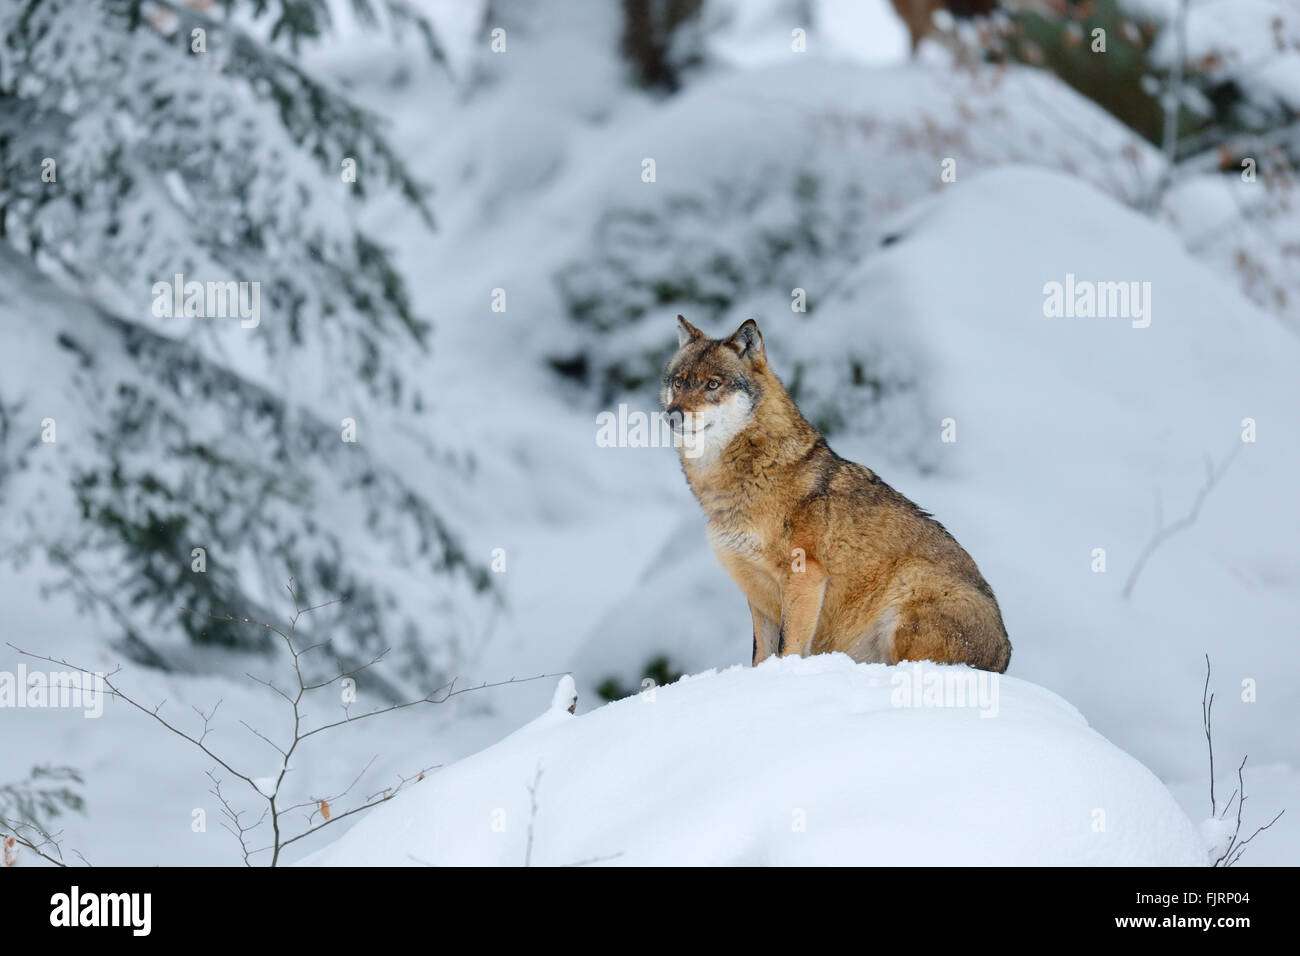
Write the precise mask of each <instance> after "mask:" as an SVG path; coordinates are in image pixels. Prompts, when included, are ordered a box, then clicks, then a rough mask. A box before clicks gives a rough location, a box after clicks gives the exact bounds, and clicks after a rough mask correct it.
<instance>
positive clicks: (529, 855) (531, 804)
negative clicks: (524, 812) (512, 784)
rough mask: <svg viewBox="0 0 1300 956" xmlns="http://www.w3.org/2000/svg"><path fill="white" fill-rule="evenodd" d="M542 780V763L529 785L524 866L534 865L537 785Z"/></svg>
mask: <svg viewBox="0 0 1300 956" xmlns="http://www.w3.org/2000/svg"><path fill="white" fill-rule="evenodd" d="M541 782H542V765H541V764H540V763H539V764H538V765H537V773H536V774H535V775H534V777H533V782H532V783H531V784H529V786H528V840H527V842H526V843H525V844H524V866H532V865H533V832H534V830H535V829H536V827H537V787H538V785H539V784H540V783H541Z"/></svg>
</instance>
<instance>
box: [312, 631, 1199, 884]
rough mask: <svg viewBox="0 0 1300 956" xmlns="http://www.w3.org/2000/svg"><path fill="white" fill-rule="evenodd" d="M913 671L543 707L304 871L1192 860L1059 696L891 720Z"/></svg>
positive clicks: (802, 666)
mask: <svg viewBox="0 0 1300 956" xmlns="http://www.w3.org/2000/svg"><path fill="white" fill-rule="evenodd" d="M911 666H912V665H906V664H905V665H901V666H900V667H887V666H885V665H881V664H871V665H867V664H856V663H854V662H853V661H851V660H850V659H849V658H847V657H845V656H843V655H839V654H836V655H824V656H820V657H814V658H809V659H798V658H791V659H776V658H773V659H769V660H768V661H765V662H764V663H763V664H762V665H761V666H759V667H757V668H753V669H751V668H748V667H745V666H736V667H731V668H728V669H727V670H724V671H721V672H714V671H709V672H706V673H704V674H700V675H696V676H694V677H691V678H686V679H683V680H681V681H679V682H678V683H676V684H673V685H670V686H666V687H658V688H655V689H654V690H653V691H652V692H643V693H641V694H638V695H636V696H634V697H630V698H627V699H625V700H622V701H618V702H616V703H612V704H607V705H605V706H604V707H601V708H599V709H597V710H594V711H592V712H590V713H587V714H584V715H583V716H581V717H570V718H567V719H565V720H563V721H559V722H556V721H554V720H552V719H551V717H552V713H548V714H547V715H545V717H544V719H543V720H542V721H540V722H535V723H531V724H528V725H526V726H524V727H522V728H521V729H520V730H518V731H516V732H515V733H514V734H512V735H511V736H509V737H507V738H506V739H505V740H503V741H501V742H500V743H499V744H497V745H496V746H494V747H491V748H489V749H487V750H485V751H483V752H482V753H479V754H477V755H475V756H474V757H471V758H469V759H467V760H464V761H461V762H460V763H458V764H456V765H454V766H452V767H448V768H446V769H444V770H443V771H442V772H441V773H439V774H437V775H436V776H433V777H431V778H429V779H428V780H426V781H424V782H422V783H421V784H420V786H418V787H416V788H415V789H413V790H410V791H408V792H407V793H405V794H399V795H398V796H397V797H396V798H394V799H393V800H392V801H390V802H389V803H388V804H387V805H385V806H383V807H380V808H379V809H377V810H376V811H375V812H373V813H372V814H371V815H370V816H368V817H367V818H366V819H365V820H364V821H362V822H361V823H360V824H358V825H357V826H356V827H354V828H353V829H352V830H351V831H350V832H349V833H348V835H347V836H346V837H344V838H343V839H341V840H338V841H337V842H335V843H334V844H332V845H331V846H329V847H328V848H326V849H324V850H322V851H321V852H319V853H316V854H313V855H312V856H311V857H309V858H308V859H306V860H305V861H304V863H306V864H315V865H324V866H341V865H345V866H358V865H361V866H372V865H373V866H380V865H418V864H422V863H423V864H431V865H437V866H455V865H481V864H499V865H518V864H520V863H521V862H523V860H524V858H525V853H526V846H527V844H528V843H529V841H530V836H531V842H532V844H533V849H532V857H531V861H532V863H534V864H535V865H566V864H574V863H579V862H584V861H596V862H600V863H609V864H613V865H621V866H656V865H700V866H708V865H783V864H799V865H853V864H875V865H925V864H940V863H942V864H956V865H963V864H1008V865H1035V864H1037V865H1043V864H1087V865H1103V864H1110V865H1168V866H1184V865H1199V864H1203V863H1204V862H1205V855H1206V849H1205V846H1204V845H1203V844H1202V842H1201V839H1200V837H1199V836H1198V835H1197V832H1196V829H1195V827H1194V826H1193V825H1192V824H1191V822H1190V821H1189V820H1188V819H1187V817H1186V816H1185V815H1184V814H1183V812H1182V811H1181V810H1180V809H1179V808H1178V806H1177V804H1176V803H1175V802H1174V800H1173V798H1172V797H1171V796H1170V794H1169V793H1168V791H1167V790H1165V788H1164V786H1163V785H1162V784H1161V783H1160V782H1159V781H1158V780H1157V779H1156V778H1155V777H1154V776H1153V775H1152V774H1151V773H1150V771H1148V770H1146V769H1145V768H1144V767H1142V766H1141V764H1139V763H1138V762H1137V761H1135V760H1133V759H1132V758H1131V757H1129V756H1128V755H1127V754H1125V753H1123V752H1122V751H1121V750H1119V749H1118V748H1116V747H1115V746H1114V745H1113V744H1111V743H1110V742H1108V741H1107V740H1106V739H1105V738H1103V737H1102V736H1101V735H1100V734H1098V733H1097V732H1096V731H1094V730H1092V729H1091V728H1090V727H1089V726H1088V724H1087V722H1086V721H1085V720H1084V719H1083V717H1082V716H1081V715H1080V714H1079V713H1078V711H1076V710H1075V709H1074V708H1073V707H1071V706H1070V705H1069V704H1067V703H1066V702H1065V701H1064V700H1062V699H1061V698H1059V697H1057V696H1056V695H1055V694H1052V693H1050V692H1048V691H1046V690H1043V689H1042V688H1040V687H1036V686H1034V685H1033V684H1030V683H1027V682H1025V681H1021V680H1017V679H1015V678H1001V679H997V678H993V679H995V680H998V681H999V683H1000V691H999V707H998V710H997V712H996V714H995V715H994V716H993V718H992V719H984V717H983V716H982V715H981V713H980V711H979V709H977V708H973V707H944V706H934V707H914V708H908V707H900V706H898V705H897V700H898V697H899V692H900V689H901V688H903V687H904V686H906V683H907V682H909V681H911V679H912V678H911V676H910V675H909V674H908V673H907V671H908V670H909V668H910V667H911ZM917 666H919V665H917ZM924 669H925V670H926V672H927V673H926V674H925V677H924V679H925V680H927V681H928V680H930V679H931V677H932V676H933V678H934V679H942V678H943V677H944V676H952V677H957V678H963V679H966V678H974V677H975V676H976V672H974V671H971V670H969V669H968V668H965V667H955V668H947V667H938V666H933V665H932V666H930V667H928V668H924ZM945 671H955V672H957V673H956V674H954V675H945V674H944V672H945ZM983 676H984V677H985V678H989V677H991V676H992V675H987V674H986V675H983ZM530 787H532V788H533V792H532V793H531V794H530ZM534 805H535V810H534Z"/></svg>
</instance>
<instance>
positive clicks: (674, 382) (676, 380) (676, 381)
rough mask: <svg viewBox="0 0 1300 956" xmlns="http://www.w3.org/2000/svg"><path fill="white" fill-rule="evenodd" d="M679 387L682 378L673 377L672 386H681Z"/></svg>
mask: <svg viewBox="0 0 1300 956" xmlns="http://www.w3.org/2000/svg"><path fill="white" fill-rule="evenodd" d="M681 387H682V380H681V379H680V378H675V379H673V388H681Z"/></svg>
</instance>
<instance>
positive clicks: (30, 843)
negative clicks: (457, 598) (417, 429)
mask: <svg viewBox="0 0 1300 956" xmlns="http://www.w3.org/2000/svg"><path fill="white" fill-rule="evenodd" d="M287 589H288V592H289V597H290V600H291V601H292V603H293V615H292V617H291V618H290V619H289V624H288V627H287V628H283V629H282V628H280V627H277V626H276V625H274V624H268V623H266V622H264V621H258V620H254V619H252V618H236V617H235V616H233V615H229V614H227V615H215V614H210V613H207V612H201V611H195V610H193V609H191V608H182V609H181V610H184V611H186V612H188V613H191V614H198V615H200V616H202V617H207V618H210V619H212V620H217V621H225V622H238V623H244V624H249V625H252V626H254V627H260V628H262V629H264V630H266V631H268V632H270V633H272V634H275V635H277V636H278V637H279V638H280V640H281V641H282V643H283V644H284V647H285V649H286V651H287V652H288V654H289V659H290V662H291V663H292V664H293V674H294V680H295V683H296V690H295V691H294V692H293V693H289V692H286V691H284V690H282V689H281V688H279V687H277V686H276V685H275V683H274V682H273V681H271V680H267V679H264V678H259V677H254V676H253V675H251V674H248V675H246V676H247V677H248V678H249V679H250V680H252V681H254V682H255V683H258V684H261V685H263V686H265V687H267V688H269V689H270V690H272V691H274V692H275V693H276V694H277V695H278V696H279V697H280V698H281V699H282V700H284V701H285V702H286V703H287V704H288V705H289V708H290V710H291V712H292V715H293V733H292V735H291V737H290V738H289V740H288V742H287V743H283V744H281V743H277V742H276V741H274V740H272V739H271V738H270V737H269V736H267V735H266V734H264V733H262V732H261V731H259V730H258V729H257V728H255V727H253V726H252V725H251V724H249V723H248V722H247V721H244V720H240V721H239V723H240V724H242V725H243V726H244V728H245V729H247V730H248V731H249V732H250V733H252V734H253V735H254V736H256V737H257V738H259V739H260V740H262V741H263V742H265V743H266V744H267V745H268V746H270V747H272V748H273V749H274V750H275V751H276V753H278V754H279V755H280V765H279V769H278V771H277V772H276V774H275V775H274V776H272V777H269V778H254V776H253V775H252V773H251V772H244V771H242V770H238V769H236V767H235V766H234V763H233V761H232V760H231V759H227V758H225V757H222V756H221V755H219V754H218V753H217V752H216V751H215V750H213V749H212V748H210V747H209V746H208V744H207V743H206V740H207V737H208V734H209V733H210V730H211V723H212V719H213V717H214V716H215V714H216V712H217V709H218V708H219V707H220V706H221V701H220V700H218V701H217V703H216V704H215V705H214V706H213V707H212V709H211V710H210V711H208V712H206V713H205V712H204V711H202V710H200V709H199V708H197V707H195V708H194V712H195V713H196V714H197V715H198V717H199V719H200V720H202V722H203V727H202V731H201V732H200V733H199V734H198V735H195V734H191V733H188V732H186V731H185V730H182V729H181V728H180V727H178V726H177V725H175V724H174V723H172V722H171V721H169V720H168V719H166V718H165V717H163V715H162V708H163V706H164V704H166V701H165V700H164V701H162V702H160V703H158V704H156V705H154V706H153V707H149V706H146V705H144V704H142V703H140V702H139V701H137V700H136V699H135V698H133V697H131V696H130V695H128V694H127V693H125V692H124V691H123V690H122V688H121V687H120V686H119V685H118V684H117V683H116V681H115V680H114V678H115V677H116V675H117V674H118V673H119V671H120V670H121V668H120V667H119V668H117V669H115V670H114V671H113V672H112V673H110V674H108V675H106V676H102V677H101V680H102V681H103V686H104V687H106V688H107V693H108V695H109V696H110V697H116V698H118V699H119V700H122V701H125V702H126V703H127V704H129V705H131V706H132V707H134V708H135V709H136V710H138V711H140V712H141V713H144V714H147V715H148V716H150V717H152V718H153V719H154V720H156V721H157V722H158V723H159V724H161V725H162V726H163V727H165V728H166V729H167V730H169V731H170V732H171V733H173V734H175V735H176V736H178V737H180V738H181V739H182V740H185V741H187V742H188V743H190V744H192V745H193V746H195V747H197V748H198V749H199V750H200V751H201V752H202V753H203V754H204V755H206V756H207V757H209V758H210V759H211V760H212V761H214V763H215V764H216V766H217V767H220V768H221V769H222V770H224V771H226V772H227V773H228V774H230V775H231V776H232V777H234V778H235V779H237V780H240V781H242V782H243V783H244V784H245V785H246V786H248V787H249V788H251V790H252V791H253V793H255V794H256V795H257V798H258V799H260V800H263V801H265V806H264V807H263V809H262V813H261V815H260V816H259V817H258V819H257V820H256V822H251V823H250V822H247V821H246V819H245V817H246V815H247V813H248V811H246V810H240V809H237V808H236V807H235V805H234V804H233V803H232V802H231V801H230V799H229V798H228V797H227V796H226V794H225V793H224V791H223V790H222V787H221V784H222V781H221V780H219V779H218V778H217V776H216V775H215V773H214V770H215V768H214V769H213V770H209V771H207V775H208V778H209V779H210V780H211V781H212V789H211V790H210V792H211V793H212V794H213V796H214V797H216V799H217V801H218V803H219V804H220V805H221V815H222V821H221V822H222V826H223V827H225V829H226V830H228V831H229V832H230V833H231V834H232V835H234V836H235V838H236V839H237V840H238V841H239V846H240V851H241V853H242V855H243V859H244V863H245V865H248V866H251V865H252V862H251V859H252V857H253V856H254V855H256V854H260V853H265V852H269V853H270V854H271V859H270V865H271V866H276V865H278V864H279V862H280V859H281V854H282V853H283V852H284V850H285V849H286V848H287V847H289V846H291V845H292V844H294V843H297V842H298V841H299V840H302V839H304V838H305V837H308V836H310V835H312V834H313V833H317V832H319V831H320V830H322V829H324V828H325V827H327V826H330V825H332V824H334V823H337V822H339V821H340V820H343V819H346V818H347V817H350V816H352V815H353V814H356V813H360V812H361V811H363V810H367V809H369V808H371V807H374V806H377V805H378V804H380V803H383V802H385V801H387V800H390V799H391V798H392V797H394V796H396V795H397V794H398V793H400V792H401V791H402V790H403V789H405V788H406V787H407V786H408V785H410V784H411V783H412V782H414V781H419V780H422V779H424V775H425V774H426V773H428V772H429V771H430V770H433V769H435V768H434V767H426V768H424V769H423V770H420V771H418V772H417V773H415V774H412V775H411V776H409V777H403V776H400V775H399V776H398V782H397V784H395V785H393V786H388V787H384V788H383V789H381V790H379V791H377V792H375V793H373V794H371V795H370V796H368V797H366V798H365V799H364V800H362V801H361V802H360V803H359V804H357V805H356V806H354V807H351V808H350V809H347V810H345V811H343V812H341V813H331V814H329V815H328V817H326V818H325V819H323V820H322V821H321V822H319V823H316V822H315V820H316V814H317V812H320V813H321V815H322V816H323V817H324V816H325V814H324V812H323V810H319V809H318V810H315V811H313V812H312V813H309V814H307V827H306V829H304V830H302V831H301V832H299V833H296V834H292V835H291V834H289V833H288V832H287V831H286V829H285V827H284V824H285V822H286V819H285V814H287V813H289V812H290V811H293V810H300V809H302V808H303V807H305V806H308V805H314V806H315V807H317V808H322V807H323V804H325V803H328V802H330V801H333V800H338V799H342V798H343V797H345V796H347V794H349V793H350V792H351V791H352V790H353V788H354V787H355V786H356V785H357V784H358V783H359V782H360V780H361V779H362V777H364V776H365V774H366V772H367V771H369V769H370V768H371V766H372V765H373V764H374V762H375V759H377V758H374V757H372V758H371V760H370V762H369V763H367V764H366V766H365V767H364V768H362V770H361V772H360V773H358V774H357V776H356V777H355V778H354V779H353V780H352V782H351V783H350V784H348V786H347V787H346V788H345V789H343V790H342V791H341V792H339V793H338V794H335V795H334V796H331V797H324V798H312V800H310V801H304V802H300V803H295V804H291V805H288V806H282V805H281V802H280V801H281V787H282V785H283V783H284V779H285V776H286V775H287V774H288V773H289V771H290V770H292V769H293V766H292V759H293V756H294V754H295V753H296V752H297V750H298V748H299V747H300V745H302V743H303V742H304V741H306V740H307V739H309V738H311V737H314V736H315V735H317V734H320V733H324V732H325V731H327V730H332V729H334V728H336V727H341V726H343V725H344V724H352V723H357V722H359V721H362V720H367V719H369V718H371V717H378V716H379V715H381V714H387V713H392V712H393V711H397V710H403V709H405V708H408V707H414V706H416V705H418V704H442V703H446V702H447V701H448V700H450V699H451V698H452V697H456V696H459V695H460V694H466V693H469V692H471V691H476V690H485V689H487V688H492V687H502V686H505V685H507V684H516V683H526V682H528V681H533V680H541V679H544V678H547V677H554V676H557V675H553V674H539V675H537V676H536V677H526V678H516V677H511V678H509V679H508V680H501V681H483V682H482V683H479V684H475V685H471V686H467V687H457V686H456V679H453V680H451V681H448V682H447V683H445V684H443V685H442V686H440V687H437V688H435V689H434V690H433V691H431V692H430V693H428V694H426V695H424V696H423V697H420V698H416V699H414V700H408V701H404V702H401V703H397V704H391V705H389V706H385V707H379V708H376V709H375V710H371V711H367V712H366V713H363V714H356V715H354V714H352V713H351V712H350V711H349V709H348V708H347V707H346V706H344V708H343V714H344V716H343V717H342V718H341V719H338V720H330V721H326V722H325V723H321V724H318V725H315V726H308V722H307V714H306V712H305V710H304V707H303V703H304V698H305V697H306V695H307V694H309V693H311V692H312V691H317V690H321V689H323V688H326V687H329V686H331V685H332V684H334V683H336V682H338V681H340V680H342V679H344V678H348V677H354V676H356V675H358V674H360V673H361V672H363V671H365V670H366V669H368V668H370V667H372V666H373V665H375V664H377V663H379V662H380V661H381V660H382V659H383V658H384V656H385V655H386V654H387V653H388V652H387V650H385V651H383V652H381V653H379V654H377V655H375V656H374V657H373V658H371V659H370V660H369V661H367V662H365V663H363V664H360V665H357V666H354V667H345V666H344V665H343V663H342V662H339V663H338V673H336V674H335V675H334V676H332V677H329V678H328V679H325V680H316V681H312V680H308V678H307V677H306V676H305V674H304V672H303V665H302V659H303V657H304V656H305V655H307V654H309V653H311V652H312V651H315V650H318V649H320V648H322V647H324V646H326V645H325V644H324V643H316V644H310V645H308V646H305V647H299V646H298V643H297V641H296V639H297V637H298V624H299V622H300V621H301V619H302V618H303V616H304V615H307V614H310V613H312V612H313V611H318V610H320V609H322V608H326V607H330V606H333V605H336V604H341V603H342V602H343V601H345V600H347V598H346V597H341V598H336V599H334V600H331V601H324V602H322V603H320V604H313V605H310V606H307V607H304V606H302V604H301V603H300V602H299V600H298V593H297V591H296V590H295V589H294V582H293V578H290V579H289V583H288V585H287ZM9 646H10V647H12V648H13V649H14V650H15V651H17V652H18V653H19V654H22V655H24V656H26V657H31V658H33V659H36V660H42V661H47V662H49V663H51V664H58V665H60V666H62V667H67V668H70V669H73V670H77V671H80V672H81V673H83V674H90V675H92V676H100V675H96V674H95V672H93V671H90V670H88V669H87V668H84V667H81V666H79V665H77V664H73V663H71V662H70V661H67V660H63V659H60V658H55V657H50V656H46V655H43V654H36V653H32V652H30V651H25V650H23V649H22V648H20V647H17V646H15V645H14V644H9ZM258 779H262V780H263V785H259V783H258ZM0 822H3V821H0ZM264 823H269V824H270V827H271V833H272V839H271V841H270V843H268V844H267V845H266V846H264V847H258V848H256V849H254V848H253V847H252V844H251V842H250V839H249V837H250V834H252V833H253V832H254V831H256V830H258V829H259V828H260V827H261V826H262V825H263V824H264ZM11 829H12V827H11ZM37 835H39V836H40V837H41V840H40V841H37V840H36V835H32V836H29V837H27V838H26V839H19V840H18V842H20V843H21V844H22V845H23V846H26V847H28V848H29V849H31V850H32V851H33V852H35V853H38V854H40V855H41V856H43V857H45V858H46V859H49V860H50V861H51V862H59V863H61V860H59V859H55V858H54V857H52V856H49V855H48V854H47V853H45V852H43V848H49V847H52V848H53V851H54V852H55V853H58V846H57V843H54V842H53V841H51V840H50V839H49V838H48V835H46V834H44V833H43V832H38V834H37ZM58 855H59V856H61V853H60V854H58ZM83 859H84V858H83Z"/></svg>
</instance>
